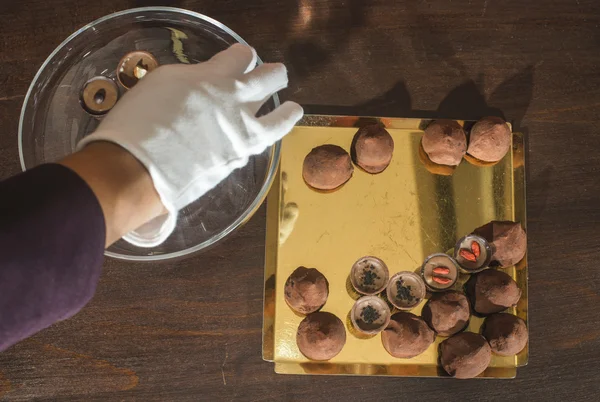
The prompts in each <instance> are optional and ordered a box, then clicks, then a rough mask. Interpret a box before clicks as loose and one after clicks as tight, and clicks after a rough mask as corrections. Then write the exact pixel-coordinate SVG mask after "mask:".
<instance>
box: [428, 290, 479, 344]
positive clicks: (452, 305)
mask: <svg viewBox="0 0 600 402" xmlns="http://www.w3.org/2000/svg"><path fill="white" fill-rule="evenodd" d="M421 316H422V317H423V319H424V320H425V322H426V323H427V324H428V325H429V326H430V327H431V329H433V330H434V331H435V332H437V333H438V334H439V335H441V336H451V335H454V334H456V333H457V332H460V331H462V330H463V329H465V327H466V326H467V325H468V324H469V318H470V317H471V310H470V308H469V301H468V300H467V297H466V296H465V295H464V294H462V293H459V292H454V291H450V292H444V293H438V294H436V295H434V296H432V297H431V299H429V301H428V302H427V304H425V306H424V307H423V311H422V313H421Z"/></svg>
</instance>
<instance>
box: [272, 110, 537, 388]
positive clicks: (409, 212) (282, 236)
mask: <svg viewBox="0 0 600 402" xmlns="http://www.w3.org/2000/svg"><path fill="white" fill-rule="evenodd" d="M372 121H380V122H381V123H383V124H384V125H385V126H386V128H387V129H388V131H389V133H390V134H391V135H392V137H393V138H394V142H395V150H394V158H393V160H392V163H391V164H390V166H389V167H388V168H387V169H386V170H385V171H384V172H383V173H381V174H378V175H371V174H368V173H366V172H364V171H362V170H361V169H360V168H358V167H355V171H354V176H353V177H352V178H351V179H350V181H349V182H348V183H346V184H345V185H344V186H342V187H341V188H340V189H338V190H337V191H334V192H332V193H329V194H323V193H319V192H316V191H314V190H311V189H310V188H309V187H308V186H307V185H306V184H305V183H304V180H303V178H302V162H303V160H304V157H305V156H306V154H307V153H308V152H310V150H311V149H312V148H314V147H316V146H318V145H322V144H336V145H339V146H341V147H343V148H344V149H346V150H347V151H348V152H350V144H351V142H352V138H353V137H354V134H355V133H356V131H357V128H356V127H359V126H361V125H363V124H365V123H366V122H372ZM428 122H429V121H424V120H420V119H401V118H357V117H340V116H306V117H305V118H304V119H303V120H302V121H301V122H300V124H299V126H298V127H296V128H295V129H294V131H293V132H292V133H291V134H289V135H288V136H287V137H285V139H284V140H283V144H282V150H281V164H280V170H279V173H278V176H277V178H276V179H275V182H274V184H273V187H272V189H271V192H270V194H269V197H268V212H267V254H266V264H265V265H266V266H265V305H264V323H263V358H264V359H265V360H268V361H273V362H275V371H276V372H278V373H284V374H352V375H357V374H358V375H391V376H419V377H435V376H444V373H443V370H441V368H439V367H438V353H437V350H438V345H439V343H440V342H441V341H443V340H444V339H446V338H443V337H440V336H438V337H437V338H436V341H435V343H434V344H432V345H431V346H430V347H429V349H427V350H426V351H425V352H424V353H423V354H421V355H419V356H417V357H414V358H412V359H398V358H395V357H392V356H391V355H389V354H388V353H387V352H386V351H385V349H384V348H383V346H382V344H381V335H376V336H374V337H371V338H368V339H364V338H363V337H359V336H357V335H355V334H356V333H355V331H354V329H353V328H352V324H351V322H350V320H349V319H348V318H349V312H350V309H351V308H352V305H353V304H354V301H355V298H356V295H354V294H353V293H352V292H349V291H348V290H347V280H348V274H349V273H350V268H351V267H352V264H354V262H355V261H356V260H358V259H359V258H360V257H363V256H366V255H374V256H377V257H379V258H381V259H383V260H384V261H385V263H386V264H387V265H388V267H389V269H390V276H391V275H393V274H394V273H396V272H398V271H415V270H417V269H419V268H420V265H421V264H422V262H423V260H424V259H425V257H426V256H428V255H429V254H432V253H435V252H446V251H448V250H450V249H452V248H453V247H454V245H455V243H456V240H457V239H458V238H460V237H462V236H464V235H466V234H468V233H471V231H472V230H473V229H475V228H476V227H478V226H481V225H483V224H485V223H487V222H489V221H491V220H514V221H520V222H521V223H522V225H523V226H524V227H525V228H526V221H525V172H524V159H523V156H524V154H523V136H522V134H520V133H514V134H513V147H512V152H510V153H509V154H508V155H506V156H505V157H504V159H503V160H502V161H500V163H498V164H496V165H494V166H488V167H478V166H474V165H472V164H469V163H467V162H466V161H463V163H462V164H461V165H460V166H459V167H458V168H457V169H456V171H455V172H454V174H453V175H452V176H439V175H434V174H431V173H430V172H429V171H427V170H426V169H425V167H424V166H423V164H422V163H421V162H420V160H419V156H418V148H419V144H420V141H421V136H422V133H423V132H422V130H421V128H423V127H425V126H426V125H427V123H428ZM459 123H460V124H463V125H464V124H465V122H463V121H459ZM466 124H467V125H468V124H469V123H468V122H467V123H466ZM298 266H306V267H314V268H317V269H319V271H321V272H322V273H323V274H324V275H325V276H326V277H327V280H328V281H329V292H330V293H329V298H328V300H327V303H326V304H325V306H324V307H323V309H322V310H323V311H328V312H331V313H333V314H335V315H337V316H338V317H339V318H340V319H342V321H344V322H345V324H346V334H347V339H346V345H345V346H344V348H343V349H342V351H341V352H340V353H339V354H338V355H337V356H335V357H334V358H333V359H331V360H329V361H327V362H312V361H310V360H308V359H307V358H305V357H304V356H303V355H302V354H301V353H300V351H299V350H298V347H297V346H296V330H297V328H298V324H299V323H300V321H302V319H303V316H300V315H298V314H295V313H294V312H293V311H292V310H291V309H290V308H289V307H288V306H287V304H286V302H285V300H284V297H283V288H284V283H285V281H286V279H287V277H288V276H289V274H290V273H291V272H292V271H293V270H294V269H296V268H297V267H298ZM504 271H505V272H507V273H508V274H509V275H511V276H512V277H513V278H514V279H515V280H516V281H517V283H518V285H519V287H520V288H521V290H522V292H523V295H522V297H521V300H520V301H519V304H518V305H517V307H516V308H512V309H509V310H508V311H509V312H511V313H513V314H516V315H518V316H519V317H521V318H523V319H524V320H525V321H527V264H526V260H524V261H522V262H521V263H520V264H518V266H517V267H512V268H509V269H505V270H504ZM466 279H467V276H466V275H464V276H461V279H460V281H459V284H458V285H457V286H461V285H462V284H463V283H464V282H465V280H466ZM424 303H425V301H423V302H422V303H421V304H420V305H418V306H417V307H416V308H415V309H413V310H412V313H414V314H417V315H419V314H420V313H421V308H422V307H423V304H424ZM482 322H483V320H482V319H481V318H477V317H472V318H471V322H470V324H469V327H468V329H467V330H468V331H473V332H479V330H480V326H481V324H482ZM527 360H528V347H526V348H525V350H523V351H522V352H521V353H520V354H519V355H517V356H512V357H501V356H497V355H494V356H493V357H492V361H491V363H490V366H489V368H488V369H487V370H486V371H485V372H484V373H483V374H482V375H481V377H490V378H512V377H514V376H515V375H516V368H517V367H519V366H524V365H526V364H527Z"/></svg>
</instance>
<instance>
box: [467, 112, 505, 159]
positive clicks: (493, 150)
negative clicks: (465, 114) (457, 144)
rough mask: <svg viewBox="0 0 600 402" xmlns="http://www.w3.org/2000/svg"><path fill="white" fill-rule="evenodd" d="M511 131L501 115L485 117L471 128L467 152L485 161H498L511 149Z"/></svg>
mask: <svg viewBox="0 0 600 402" xmlns="http://www.w3.org/2000/svg"><path fill="white" fill-rule="evenodd" d="M511 136H512V135H511V132H510V128H509V127H508V124H506V122H505V121H504V120H503V119H501V118H500V117H484V118H483V119H481V120H479V121H478V122H477V123H475V125H474V126H473V127H472V128H471V134H470V136H469V147H468V148H467V153H468V154H469V155H471V156H473V157H475V158H477V159H479V160H480V161H483V162H498V161H499V160H500V159H502V158H504V155H506V153H507V152H508V150H509V149H510V139H511Z"/></svg>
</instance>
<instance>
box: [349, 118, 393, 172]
mask: <svg viewBox="0 0 600 402" xmlns="http://www.w3.org/2000/svg"><path fill="white" fill-rule="evenodd" d="M393 153H394V140H393V139H392V136H391V135H390V133H388V132H387V130H386V129H385V128H383V127H382V126H381V125H379V124H370V125H368V126H365V127H362V128H361V129H360V130H358V132H357V133H356V135H355V136H354V140H353V141H352V159H353V160H354V162H355V163H356V164H357V165H358V166H360V167H361V168H363V169H364V170H365V171H366V172H368V173H373V174H375V173H381V172H383V171H384V170H385V169H386V168H387V167H388V166H389V164H390V162H391V161H392V155H393Z"/></svg>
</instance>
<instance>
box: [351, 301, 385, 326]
mask: <svg viewBox="0 0 600 402" xmlns="http://www.w3.org/2000/svg"><path fill="white" fill-rule="evenodd" d="M391 315H392V314H391V312H390V308H389V306H388V305H387V303H386V302H385V301H384V300H383V299H381V298H379V297H377V296H364V297H361V298H360V299H358V300H357V301H356V302H355V303H354V306H352V310H351V312H350V319H351V320H352V325H353V326H354V328H356V330H357V331H359V332H362V333H363V334H366V335H375V334H378V333H380V332H381V331H383V330H384V329H385V328H386V327H387V326H388V324H389V322H390V316H391Z"/></svg>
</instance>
